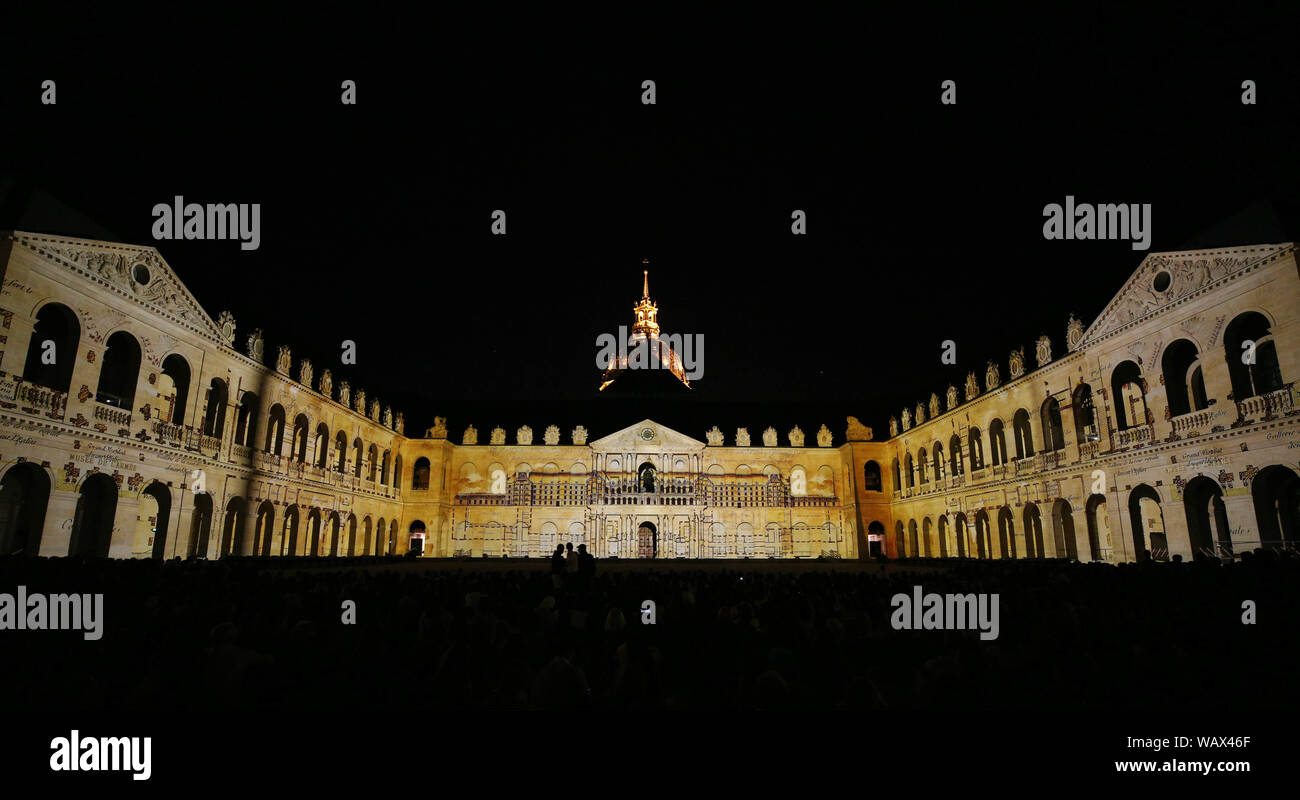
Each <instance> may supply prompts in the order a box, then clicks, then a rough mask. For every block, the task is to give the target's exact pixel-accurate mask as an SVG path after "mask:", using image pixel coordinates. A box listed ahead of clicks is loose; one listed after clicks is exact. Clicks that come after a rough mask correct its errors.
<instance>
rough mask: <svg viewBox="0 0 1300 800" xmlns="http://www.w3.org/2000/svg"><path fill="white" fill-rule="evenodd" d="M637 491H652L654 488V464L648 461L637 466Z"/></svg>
mask: <svg viewBox="0 0 1300 800" xmlns="http://www.w3.org/2000/svg"><path fill="white" fill-rule="evenodd" d="M636 477H637V491H639V492H653V491H654V490H655V465H654V464H651V463H650V462H649V461H647V462H645V463H644V464H642V465H641V466H639V467H637V470H636Z"/></svg>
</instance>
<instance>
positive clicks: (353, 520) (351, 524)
mask: <svg viewBox="0 0 1300 800" xmlns="http://www.w3.org/2000/svg"><path fill="white" fill-rule="evenodd" d="M347 554H348V555H349V556H355V555H356V554H357V517H356V515H355V514H348V546H347Z"/></svg>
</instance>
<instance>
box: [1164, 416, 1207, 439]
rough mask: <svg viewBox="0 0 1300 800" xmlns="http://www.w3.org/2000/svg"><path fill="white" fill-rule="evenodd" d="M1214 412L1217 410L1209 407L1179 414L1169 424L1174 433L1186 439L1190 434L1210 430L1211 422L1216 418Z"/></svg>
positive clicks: (1198, 434)
mask: <svg viewBox="0 0 1300 800" xmlns="http://www.w3.org/2000/svg"><path fill="white" fill-rule="evenodd" d="M1214 414H1215V412H1214V411H1213V410H1212V409H1208V408H1204V409H1201V410H1200V411H1193V412H1191V413H1188V414H1179V415H1178V416H1176V417H1174V418H1173V419H1171V420H1169V426H1170V427H1171V428H1173V431H1174V435H1175V436H1177V437H1178V438H1180V439H1186V438H1187V437H1189V436H1200V435H1201V434H1203V433H1209V432H1210V424H1211V420H1213V419H1214Z"/></svg>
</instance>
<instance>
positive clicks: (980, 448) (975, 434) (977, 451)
mask: <svg viewBox="0 0 1300 800" xmlns="http://www.w3.org/2000/svg"><path fill="white" fill-rule="evenodd" d="M966 442H967V445H966V451H967V452H968V453H970V468H971V472H974V471H975V470H977V469H984V437H983V436H982V435H981V434H980V429H979V428H975V427H972V428H971V429H970V431H969V432H968V433H967V434H966Z"/></svg>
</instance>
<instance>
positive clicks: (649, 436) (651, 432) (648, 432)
mask: <svg viewBox="0 0 1300 800" xmlns="http://www.w3.org/2000/svg"><path fill="white" fill-rule="evenodd" d="M638 435H639V436H640V437H641V438H642V440H644V441H647V442H653V441H654V438H655V429H654V428H650V427H645V428H642V429H641V432H640V433H639V434H638Z"/></svg>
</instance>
